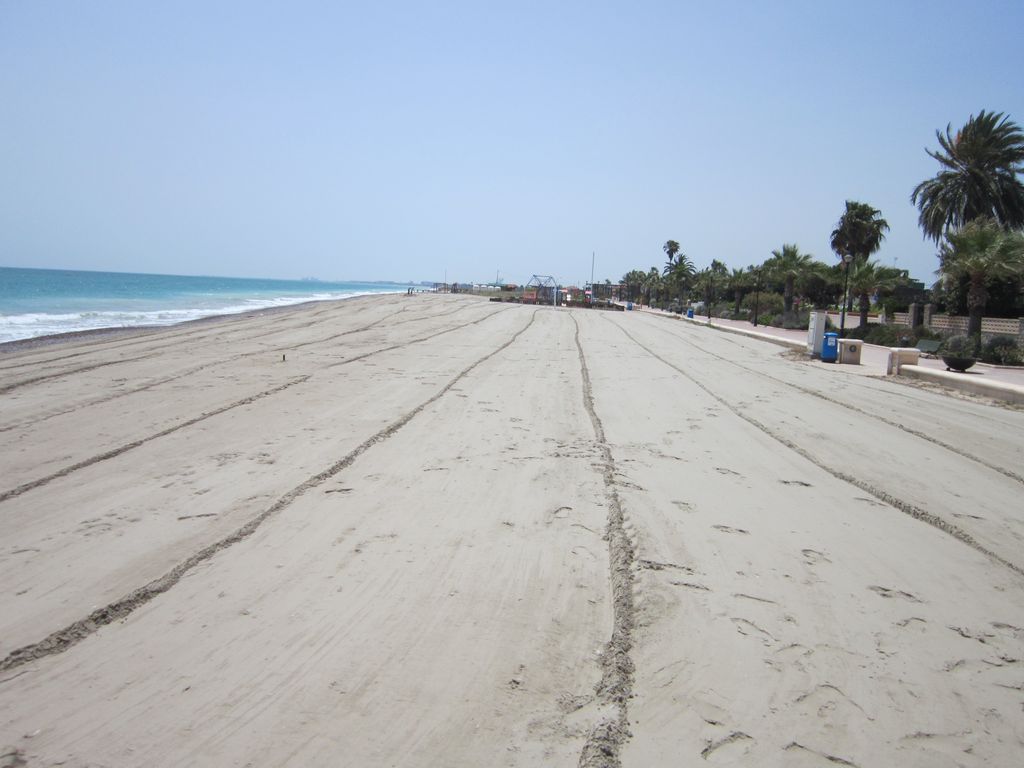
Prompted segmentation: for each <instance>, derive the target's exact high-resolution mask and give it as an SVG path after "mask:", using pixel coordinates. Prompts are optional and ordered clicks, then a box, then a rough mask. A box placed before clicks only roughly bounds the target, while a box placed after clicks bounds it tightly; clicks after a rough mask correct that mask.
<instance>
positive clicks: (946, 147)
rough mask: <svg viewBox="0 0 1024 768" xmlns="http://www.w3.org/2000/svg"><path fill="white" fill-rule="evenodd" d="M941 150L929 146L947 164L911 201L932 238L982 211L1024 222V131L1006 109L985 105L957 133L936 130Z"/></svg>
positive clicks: (1009, 225) (1006, 222)
mask: <svg viewBox="0 0 1024 768" xmlns="http://www.w3.org/2000/svg"><path fill="white" fill-rule="evenodd" d="M935 137H936V138H937V139H938V140H939V146H940V147H941V149H940V150H938V151H935V152H933V151H932V150H930V149H926V150H925V151H926V152H927V153H928V154H929V155H930V156H931V157H933V158H935V159H936V160H938V161H939V164H940V165H941V166H942V170H940V171H939V172H938V173H937V174H936V175H935V177H934V178H931V179H926V180H925V181H922V182H921V183H920V184H918V185H917V186H916V187H915V188H914V192H913V194H911V196H910V201H911V202H912V203H914V204H916V205H917V210H918V211H919V212H920V215H919V216H918V224H920V226H921V229H922V230H923V232H924V236H925V237H926V238H930V239H932V240H934V241H935V242H936V243H938V242H939V241H940V240H941V239H942V236H943V235H944V234H945V233H946V232H948V231H950V230H955V229H959V228H961V227H963V226H964V225H965V224H967V223H968V222H971V221H974V220H975V219H979V218H982V217H985V218H990V219H992V220H993V221H995V222H996V224H998V225H999V226H1000V227H1002V228H1003V229H1006V230H1015V229H1021V228H1024V184H1021V182H1020V180H1019V179H1018V178H1017V174H1019V173H1021V172H1022V171H1024V132H1021V129H1020V126H1019V125H1017V124H1016V123H1014V122H1013V121H1011V120H1010V119H1009V117H1004V116H1003V113H1002V112H999V113H993V112H986V111H985V110H982V111H981V112H979V113H978V116H977V117H975V116H974V115H971V117H970V119H969V120H968V121H967V123H966V124H965V125H964V126H963V128H961V129H960V130H959V131H957V132H956V134H955V135H954V134H953V132H952V128H951V127H950V126H949V125H947V126H946V133H945V135H943V134H942V133H940V132H939V131H936V132H935Z"/></svg>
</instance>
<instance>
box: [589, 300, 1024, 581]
mask: <svg viewBox="0 0 1024 768" xmlns="http://www.w3.org/2000/svg"><path fill="white" fill-rule="evenodd" d="M605 319H606V320H607V318H605ZM608 322H610V323H611V324H612V325H614V326H615V327H616V328H618V329H619V330H620V331H622V333H623V334H625V336H626V337H627V338H628V339H629V340H630V341H632V342H633V343H634V344H636V345H637V346H638V347H640V348H641V349H642V350H644V351H645V352H646V353H647V354H649V355H650V356H651V357H653V358H655V359H656V360H659V361H661V362H662V363H664V364H665V365H667V366H668V367H669V368H671V369H672V370H674V371H676V372H677V373H680V374H682V375H683V376H684V377H685V378H686V379H687V380H689V381H691V382H692V383H693V384H696V385H697V386H698V387H700V388H701V389H702V390H703V391H704V392H706V393H707V394H708V395H710V396H711V397H712V398H713V399H714V400H716V401H717V402H719V403H721V404H722V405H723V406H724V407H725V408H727V409H728V410H729V411H730V412H731V413H732V414H734V415H735V416H737V417H739V418H740V419H742V420H743V421H745V422H747V423H748V424H750V425H751V426H753V427H756V428H757V429H759V430H760V431H761V432H763V433H764V434H766V435H767V436H768V437H770V438H771V439H772V440H775V441H776V442H777V443H780V444H781V445H784V446H785V447H786V448H789V449H790V450H791V451H793V452H794V453H795V454H797V455H798V456H800V457H802V458H804V459H806V460H807V461H809V462H810V463H811V464H813V465H814V466H816V467H818V468H819V469H821V470H824V471H825V472H827V473H828V474H830V475H832V477H834V478H836V479H837V480H842V481H843V482H845V483H849V484H850V485H852V486H854V487H856V488H859V489H861V490H862V491H864V492H865V493H868V494H870V495H872V496H874V497H875V498H876V499H878V500H879V501H881V502H882V503H883V504H887V505H888V506H890V507H893V508H895V509H898V510H899V511H900V512H903V513H904V514H907V515H909V516H910V517H912V518H914V519H915V520H920V521H921V522H923V523H927V524H928V525H930V526H932V527H933V528H938V529H939V530H940V531H942V532H943V533H947V534H949V535H950V536H952V537H953V538H954V539H956V540H957V541H960V542H962V543H964V544H966V545H967V546H969V547H971V548H972V549H974V550H977V551H978V552H980V553H981V554H983V555H985V556H986V557H988V558H989V559H990V560H992V561H994V562H996V563H999V564H1000V565H1002V566H1005V567H1006V568H1009V569H1010V570H1011V571H1013V572H1014V573H1016V574H1018V575H1020V576H1024V567H1022V566H1020V565H1018V564H1017V563H1013V562H1010V561H1009V560H1007V559H1006V558H1004V557H1002V556H1001V555H998V554H996V553H995V552H993V551H992V550H991V549H989V548H988V547H986V546H984V545H983V544H981V543H980V542H979V541H978V540H977V539H975V538H974V537H973V536H971V534H969V533H968V532H967V531H965V530H964V529H963V528H960V527H959V526H957V525H954V524H953V523H950V522H948V521H946V520H943V519H942V518H941V517H939V516H938V515H933V514H932V513H931V512H927V511H925V510H923V509H921V508H920V507H917V506H915V505H913V504H911V503H909V502H907V501H903V500H902V499H899V498H897V497H895V496H893V495H892V494H890V493H888V492H887V491H885V490H882V489H881V488H876V487H875V486H873V485H871V484H870V483H868V482H865V481H864V480H861V479H860V478H859V477H854V476H853V475H849V474H847V473H846V472H843V471H841V470H838V469H835V468H833V467H830V466H829V465H828V464H826V463H825V462H824V461H822V460H821V459H819V458H817V457H816V456H814V455H813V454H812V453H810V452H809V451H807V450H805V449H804V448H801V447H800V446H799V445H797V444H796V443H794V442H793V441H792V440H790V439H789V438H787V437H784V436H783V435H781V434H779V433H778V432H776V431H775V430H774V429H772V428H771V427H769V426H767V425H766V424H762V423H761V422H760V421H758V420H757V419H755V418H753V417H752V416H748V415H747V414H745V413H743V411H742V410H740V409H739V408H737V407H736V406H734V405H733V404H732V403H730V402H728V401H727V400H725V399H724V398H722V397H721V396H719V395H718V394H717V393H715V391H714V390H713V389H711V388H710V387H708V386H706V385H705V384H703V383H701V382H700V381H698V380H697V379H695V378H694V377H693V376H691V375H690V374H689V373H687V372H686V371H685V370H684V369H683V368H680V367H679V366H677V365H675V364H674V363H671V362H669V361H668V360H666V359H665V358H664V357H662V356H661V355H659V354H658V353H657V352H655V351H654V350H652V349H651V348H650V347H648V346H646V345H645V344H644V343H643V342H641V341H640V340H639V339H637V338H636V337H635V336H633V335H632V334H631V333H630V332H629V331H627V330H626V329H625V328H623V327H622V326H621V325H619V324H618V323H615V322H612V321H611V320H608Z"/></svg>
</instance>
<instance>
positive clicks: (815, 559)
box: [800, 549, 832, 565]
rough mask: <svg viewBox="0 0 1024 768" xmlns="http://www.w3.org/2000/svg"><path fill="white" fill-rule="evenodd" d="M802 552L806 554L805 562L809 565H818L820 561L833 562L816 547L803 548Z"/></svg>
mask: <svg viewBox="0 0 1024 768" xmlns="http://www.w3.org/2000/svg"><path fill="white" fill-rule="evenodd" d="M800 553H801V554H802V555H803V556H804V562H805V563H807V564H808V565H817V564H818V563H831V562H832V561H831V560H829V559H828V558H827V557H825V555H823V554H822V553H821V552H819V551H818V550H816V549H801V550H800Z"/></svg>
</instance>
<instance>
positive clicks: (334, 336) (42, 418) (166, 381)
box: [0, 304, 471, 501]
mask: <svg viewBox="0 0 1024 768" xmlns="http://www.w3.org/2000/svg"><path fill="white" fill-rule="evenodd" d="M464 306H471V305H468V304H467V305H464ZM406 309H407V308H406V307H403V308H402V309H399V310H397V311H395V312H392V313H390V314H388V315H385V316H384V317H382V318H379V319H377V320H375V321H373V322H372V323H369V324H368V325H364V326H361V327H359V328H353V329H351V330H348V331H342V332H340V333H335V334H331V335H330V336H325V337H323V338H320V339H314V340H312V341H305V342H302V343H301V344H294V345H291V346H284V347H276V348H269V349H260V350H255V351H253V352H240V353H238V354H236V355H231V356H229V357H225V358H223V359H221V360H213V361H211V362H209V363H203V364H202V365H195V366H193V367H191V368H187V369H185V370H184V371H181V372H180V373H176V374H173V375H171V376H165V377H163V378H162V379H156V380H155V381H151V382H149V383H148V384H141V385H139V386H137V387H131V388H129V389H124V390H121V391H120V392H116V393H114V394H112V395H106V396H104V397H97V398H94V399H92V400H86V401H84V402H81V403H76V404H75V405H73V406H71V407H69V408H64V409H62V410H59V411H54V412H52V413H47V414H46V415H44V416H38V417H36V418H34V419H26V420H24V421H19V422H15V423H13V424H7V425H4V426H2V427H0V434H2V433H4V432H9V431H11V430H12V429H24V428H26V427H30V426H32V425H34V424H39V423H40V422H43V421H47V420H48V419H53V418H56V417H57V416H63V415H64V414H67V413H71V412H73V411H78V410H81V409H82V408H89V407H91V406H94V405H102V404H103V403H109V402H110V401H111V400H116V399H118V398H120V397H125V396H127V395H135V394H138V393H139V392H145V391H146V390H149V389H153V387H159V386H163V385H164V384H170V383H171V382H172V381H177V380H179V379H183V378H185V377H186V376H191V375H192V374H195V373H199V372H200V371H205V370H206V369H207V368H215V367H217V366H219V365H227V364H228V363H233V362H237V361H238V360H243V359H245V358H247V357H256V356H257V355H270V354H276V353H277V352H281V351H286V352H287V351H290V350H292V349H299V348H301V347H308V346H310V345H312V344H322V343H326V342H328V341H333V340H334V339H338V338H341V337H342V336H349V335H351V334H353V333H363V332H364V331H368V330H370V329H372V328H375V327H376V326H378V325H380V324H381V323H383V322H385V321H387V320H390V319H391V318H393V317H394V316H395V315H399V314H402V313H403V312H405V311H406ZM456 311H457V310H456ZM450 314H454V313H453V312H440V313H437V314H432V315H425V316H422V317H415V318H410V319H409V320H401V321H399V322H396V323H393V324H392V325H404V324H405V323H411V322H416V321H417V320H434V319H436V318H439V317H446V316H447V315H450ZM278 332H280V331H275V333H278ZM266 335H268V334H257V335H256V336H252V337H243V338H242V339H236V340H234V342H232V343H235V342H237V341H248V340H251V339H253V338H260V337H262V336H266ZM174 346H177V343H174V344H164V345H161V346H160V347H157V349H164V348H165V347H174ZM82 354H87V353H82ZM125 362H127V361H125ZM60 375H61V374H55V376H60ZM0 501H2V499H0Z"/></svg>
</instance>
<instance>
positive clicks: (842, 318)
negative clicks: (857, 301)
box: [839, 253, 853, 338]
mask: <svg viewBox="0 0 1024 768" xmlns="http://www.w3.org/2000/svg"><path fill="white" fill-rule="evenodd" d="M852 261H853V254H852V253H844V254H843V267H844V270H845V272H846V277H845V278H844V280H843V308H842V310H841V311H840V313H839V336H840V338H842V337H843V336H844V334H845V331H846V302H847V296H848V295H849V290H850V263H851V262H852Z"/></svg>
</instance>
